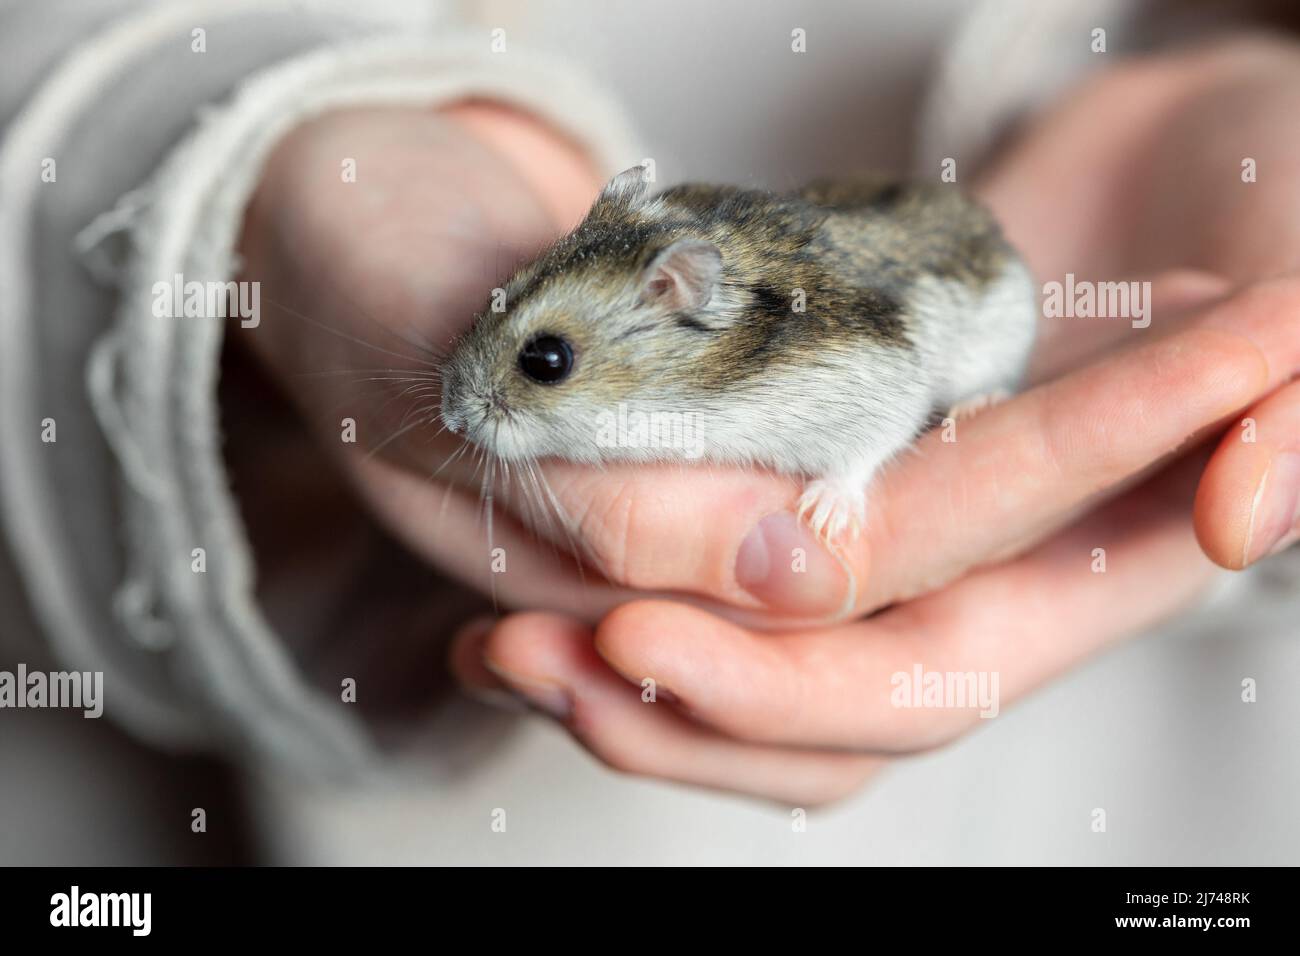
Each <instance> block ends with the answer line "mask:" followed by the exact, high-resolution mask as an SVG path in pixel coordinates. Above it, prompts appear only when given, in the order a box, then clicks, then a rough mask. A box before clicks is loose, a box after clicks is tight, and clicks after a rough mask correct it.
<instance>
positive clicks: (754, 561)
mask: <svg viewBox="0 0 1300 956" xmlns="http://www.w3.org/2000/svg"><path fill="white" fill-rule="evenodd" d="M736 583H737V584H739V585H740V586H741V587H742V588H744V589H745V590H746V591H748V592H749V593H750V594H752V595H753V596H754V597H756V598H757V599H758V600H760V601H762V602H763V604H764V605H765V606H766V607H767V608H768V609H770V610H774V611H779V612H781V613H784V614H789V615H792V616H821V615H827V614H834V613H837V612H839V611H841V610H842V609H843V608H844V604H845V601H846V599H847V595H848V594H849V593H850V576H849V572H848V569H847V568H846V567H845V566H844V564H843V563H842V562H841V561H840V560H839V558H837V557H835V556H834V555H832V554H831V553H830V552H829V551H827V550H826V548H825V547H824V546H823V545H822V543H821V542H820V541H818V540H817V538H816V537H815V536H814V535H813V533H812V532H811V531H809V530H808V528H807V526H806V525H804V524H803V522H801V521H800V520H799V519H798V518H797V517H795V516H794V515H793V514H790V513H788V512H778V513H777V514H772V515H768V516H767V517H766V518H764V519H763V520H762V521H760V522H759V523H758V524H756V525H755V526H754V527H753V529H752V530H751V531H750V532H749V534H748V535H746V536H745V540H744V541H742V542H741V543H740V550H738V551H737V552H736Z"/></svg>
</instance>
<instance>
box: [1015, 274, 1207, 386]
mask: <svg viewBox="0 0 1300 956" xmlns="http://www.w3.org/2000/svg"><path fill="white" fill-rule="evenodd" d="M1231 289H1232V284H1231V283H1230V282H1229V281H1228V280H1227V279H1225V278H1224V277H1223V276H1219V275H1215V274H1213V273H1210V272H1203V271H1200V270H1197V269H1174V270H1170V271H1168V272H1162V273H1161V274H1160V275H1159V276H1157V277H1156V278H1155V279H1154V280H1153V282H1152V298H1153V299H1154V300H1156V301H1158V302H1159V304H1160V313H1159V321H1156V320H1155V319H1153V321H1152V323H1151V325H1150V327H1147V328H1137V327H1134V325H1133V323H1132V322H1112V321H1094V322H1087V321H1084V322H1080V321H1079V320H1078V319H1077V318H1060V317H1056V318H1050V319H1048V318H1043V319H1041V320H1040V321H1039V333H1038V342H1036V343H1035V345H1034V356H1033V360H1032V362H1031V363H1030V369H1029V380H1030V381H1031V382H1033V383H1035V384H1037V383H1039V382H1047V381H1051V380H1052V379H1054V378H1059V377H1060V376H1062V375H1064V374H1066V373H1067V372H1070V371H1071V370H1073V369H1076V368H1080V367H1081V366H1083V365H1086V364H1088V363H1089V362H1092V361H1094V360H1096V359H1097V358H1099V357H1101V356H1102V355H1104V354H1106V353H1108V352H1110V351H1112V350H1114V349H1115V348H1117V347H1119V346H1124V345H1133V344H1135V343H1138V342H1144V341H1146V340H1148V339H1150V338H1153V337H1157V336H1160V335H1165V334H1168V333H1170V332H1174V331H1177V329H1178V328H1179V327H1180V326H1181V325H1182V324H1183V321H1184V320H1185V319H1187V318H1189V317H1190V316H1191V315H1192V314H1193V312H1194V311H1196V310H1199V309H1203V308H1205V307H1206V306H1208V305H1210V304H1211V303H1213V302H1216V301H1218V300H1220V299H1223V298H1225V297H1226V296H1227V295H1228V294H1229V293H1230V291H1231Z"/></svg>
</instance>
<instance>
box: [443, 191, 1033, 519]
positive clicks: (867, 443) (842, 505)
mask: <svg viewBox="0 0 1300 956" xmlns="http://www.w3.org/2000/svg"><path fill="white" fill-rule="evenodd" d="M501 291H502V290H497V294H498V301H497V310H496V311H493V310H492V309H489V310H487V311H485V312H483V313H482V315H481V316H479V317H478V318H477V319H476V321H475V322H474V324H473V326H472V327H471V328H470V329H469V330H468V331H467V332H466V333H465V334H464V335H463V336H462V337H461V339H460V340H459V341H458V342H457V343H456V344H455V346H454V348H453V349H452V352H451V354H450V356H449V357H448V359H447V362H446V364H445V366H444V368H443V372H442V417H443V421H444V424H445V426H446V427H447V428H448V429H449V430H450V431H452V432H456V433H460V434H463V435H464V436H465V437H466V438H468V439H469V440H470V441H472V442H474V443H475V444H477V445H479V446H481V447H483V448H485V449H486V450H487V451H489V452H491V453H494V454H495V455H497V456H499V457H500V458H503V459H506V460H507V461H509V460H516V459H528V460H533V459H537V458H545V457H557V458H561V459H566V460H570V461H577V462H589V463H600V462H607V461H619V460H621V461H629V460H630V461H663V460H680V461H688V460H690V461H693V460H698V459H701V458H702V459H704V460H707V461H712V462H721V463H728V464H736V465H762V466H767V467H770V468H773V469H775V470H776V471H778V472H782V473H787V474H793V475H798V476H802V477H803V478H804V479H805V486H804V491H803V494H802V496H801V498H800V500H799V514H800V516H801V518H802V519H803V520H805V521H806V522H807V523H808V525H809V526H810V527H811V528H812V530H813V531H814V532H815V533H816V534H817V535H819V536H820V537H822V538H823V539H825V540H827V541H832V542H833V541H834V540H836V539H838V538H839V537H840V536H841V535H843V534H845V533H847V534H849V535H856V534H857V533H858V531H859V529H860V527H861V525H862V523H863V520H864V517H865V509H866V491H867V487H868V485H869V484H870V482H871V480H872V478H873V476H874V475H875V474H876V472H877V471H878V470H879V469H880V467H881V466H882V465H884V464H885V463H886V462H888V461H889V460H890V459H891V458H892V457H893V456H895V455H896V454H898V452H899V451H900V450H902V449H903V448H905V447H907V446H908V445H909V443H911V442H912V441H913V440H914V439H915V438H916V437H917V435H918V434H919V433H920V431H921V430H922V429H923V428H924V427H926V425H927V424H928V423H929V422H930V420H931V417H932V416H933V415H934V414H936V413H945V412H948V411H949V410H951V409H953V408H954V407H956V406H966V405H973V406H976V407H977V406H978V405H980V404H983V403H986V402H987V401H988V400H990V397H991V396H999V397H1001V396H1003V395H1005V394H1008V393H1009V392H1010V391H1012V390H1014V389H1015V388H1016V386H1017V385H1018V384H1019V382H1020V380H1021V378H1022V376H1023V374H1024V371H1025V367H1026V364H1027V362H1028V357H1029V352H1030V349H1031V347H1032V345H1033V340H1034V332H1035V327H1036V319H1037V297H1036V294H1035V289H1034V284H1033V279H1032V277H1031V275H1030V273H1029V271H1028V269H1027V268H1026V267H1025V265H1024V264H1023V263H1022V262H1021V260H1020V258H1019V256H1018V255H1017V254H1016V252H1015V251H1014V250H1013V249H1012V248H1011V246H1010V245H1009V244H1008V243H1007V242H1006V240H1005V239H1004V238H1003V237H1002V234H1001V231H1000V229H999V228H998V225H997V223H996V222H995V221H994V220H993V218H992V216H991V215H990V214H988V213H987V212H986V211H985V210H984V209H983V208H982V207H980V206H979V205H977V204H976V203H974V202H972V201H971V200H969V199H967V198H965V197H964V196H963V195H962V194H961V193H959V192H958V191H957V189H956V187H955V186H951V185H946V184H919V183H900V182H891V181H887V180H883V179H873V178H863V179H852V180H839V181H830V180H827V181H819V182H814V183H812V184H810V185H808V186H806V187H805V188H803V189H801V190H799V191H798V192H795V193H793V194H788V195H774V194H771V193H767V192H761V191H756V190H749V189H741V188H737V187H734V186H710V185H696V184H691V185H681V186H675V187H672V188H670V189H668V190H666V191H664V192H663V193H661V194H660V195H658V196H655V197H651V196H649V195H648V185H647V182H646V178H645V171H644V169H643V167H640V166H635V167H633V168H631V169H628V170H625V171H624V172H622V173H620V174H619V175H618V176H616V177H615V178H614V179H613V180H611V181H610V183H609V184H608V185H607V186H606V187H605V188H604V190H603V191H602V192H601V194H600V195H599V197H598V198H597V199H596V201H595V203H594V205H593V206H592V208H591V210H590V212H589V213H588V214H587V216H586V218H585V219H584V220H583V222H582V223H581V224H580V225H579V226H578V227H577V228H576V229H574V231H573V232H571V233H570V234H568V235H567V236H565V237H563V238H562V239H560V240H559V241H558V242H556V243H555V244H554V245H553V246H551V247H550V248H549V249H548V250H546V251H545V252H544V253H543V254H542V255H541V256H540V257H539V258H538V259H536V260H535V261H534V262H532V263H531V264H529V265H527V266H525V267H524V268H523V269H521V270H520V271H519V272H518V273H517V274H516V275H514V276H513V277H512V278H511V279H510V281H509V282H508V283H507V284H506V285H505V287H504V290H503V291H504V302H502V301H501V299H500V293H501ZM614 415H617V416H619V418H618V420H619V421H620V422H626V421H635V422H638V423H642V424H644V423H645V422H647V421H651V422H653V421H661V422H662V421H668V420H670V419H671V418H672V416H679V418H677V419H675V420H676V421H683V422H690V423H692V428H693V434H692V438H693V441H692V442H690V443H688V442H673V441H662V440H660V441H640V440H637V441H631V440H620V438H625V437H626V436H614V437H613V438H612V437H611V436H612V435H614V432H613V431H612V430H611V429H609V428H608V424H609V422H610V420H611V416H614ZM655 416H658V418H657V419H656V418H655ZM665 430H666V429H665ZM639 434H644V433H643V432H642V433H639Z"/></svg>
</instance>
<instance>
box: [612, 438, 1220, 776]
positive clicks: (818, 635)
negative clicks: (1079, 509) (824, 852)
mask: <svg viewBox="0 0 1300 956" xmlns="http://www.w3.org/2000/svg"><path fill="white" fill-rule="evenodd" d="M1199 465H1200V462H1199V461H1194V460H1188V461H1185V462H1180V464H1179V469H1178V470H1177V471H1175V472H1171V473H1169V474H1168V475H1162V476H1161V480H1160V481H1156V482H1152V483H1149V484H1147V485H1144V486H1143V487H1142V488H1140V489H1137V490H1135V491H1133V492H1131V493H1129V494H1128V495H1125V496H1124V497H1123V498H1121V499H1119V500H1117V501H1115V502H1112V503H1111V504H1109V505H1107V506H1106V507H1105V508H1104V509H1102V511H1100V512H1099V513H1098V514H1096V515H1095V516H1093V517H1090V518H1089V520H1088V521H1086V522H1085V523H1083V524H1080V525H1079V526H1077V527H1075V528H1072V529H1070V530H1069V531H1068V532H1065V533H1063V534H1061V535H1059V536H1057V537H1056V538H1054V539H1052V540H1051V541H1050V542H1048V543H1046V544H1044V545H1042V546H1040V547H1039V548H1038V549H1036V550H1035V551H1034V552H1032V553H1031V554H1029V555H1026V556H1024V557H1022V558H1020V559H1018V560H1016V561H1013V562H1010V563H1009V564H1006V565H1004V566H1001V567H997V568H992V569H989V570H986V571H982V572H976V573H974V574H972V575H970V576H969V577H967V578H965V579H963V580H961V581H959V582H957V583H956V584H953V585H951V586H949V587H948V588H946V589H944V590H943V591H940V592H938V593H936V594H933V595H930V596H929V597H926V598H921V599H918V600H916V601H914V602H912V603H911V604H908V605H903V606H900V607H899V608H896V609H894V610H892V611H888V612H885V613H883V614H881V615H879V616H877V617H875V618H872V619H870V620H867V621H863V622H859V623H855V624H850V625H844V626H840V627H836V628H832V629H829V630H824V631H816V632H811V633H807V632H805V633H785V634H781V635H770V634H768V635H762V634H756V633H753V632H751V631H747V630H745V629H744V628H741V627H738V626H737V625H735V624H732V623H729V622H726V621H723V620H721V619H719V618H717V617H713V616H710V615H707V614H705V613H704V612H702V611H698V610H694V609H691V608H687V607H683V606H681V605H676V604H669V603H666V602H638V603H634V604H630V605H627V606H625V607H622V608H620V609H618V610H616V611H615V612H614V613H612V614H611V615H610V616H609V617H608V618H606V619H605V621H603V622H602V624H601V626H600V628H599V630H598V632H597V636H596V648H597V651H598V652H599V653H600V655H601V657H602V658H603V659H604V660H605V661H606V662H607V663H608V664H609V665H610V666H611V667H612V668H613V669H614V670H616V671H617V672H618V673H620V674H622V675H623V676H624V677H625V678H627V679H629V680H632V679H640V678H642V677H650V678H653V679H654V680H655V681H656V682H657V684H658V686H660V687H662V688H666V689H667V690H668V691H669V692H670V693H671V694H672V695H673V696H674V697H676V698H677V699H679V700H680V702H681V706H682V707H683V709H684V710H685V711H687V712H688V713H690V714H691V715H692V716H693V718H694V719H696V720H697V721H699V722H700V723H702V724H703V725H705V726H707V727H709V728H711V729H713V730H717V731H719V732H721V733H724V734H727V735H729V736H732V737H735V738H737V739H740V740H747V741H751V742H761V743H765V744H773V745H785V746H797V747H828V748H851V749H858V750H868V751H873V752H881V753H898V752H911V751H915V750H919V749H924V748H927V747H932V746H935V745H937V744H940V743H943V742H945V741H947V740H950V739H951V738H952V737H953V736H954V735H956V734H957V733H959V732H961V731H962V730H964V729H966V728H967V727H969V726H970V725H971V724H973V723H976V722H978V721H979V719H980V712H981V711H984V712H986V713H987V712H988V711H990V710H991V711H992V713H993V714H996V713H998V712H999V711H1000V709H1001V707H1003V706H1005V705H1007V704H1009V703H1011V702H1012V701H1014V700H1015V699H1017V698H1018V697H1020V696H1021V695H1023V694H1025V693H1027V692H1028V691H1029V690H1030V689H1031V688H1033V687H1035V686H1037V685H1038V684H1039V683H1041V682H1042V681H1044V680H1046V679H1048V678H1049V677H1051V676H1053V675H1055V674H1057V673H1060V672H1061V671H1063V670H1065V669H1066V668H1068V667H1070V666H1072V665H1074V664H1076V663H1077V662H1078V661H1080V660H1081V659H1082V658H1084V657H1086V656H1087V655H1088V654H1090V653H1093V652H1094V651H1096V650H1097V649H1099V648H1101V647H1103V646H1105V645H1106V644H1107V643H1109V642H1111V641H1114V640H1116V639H1118V638H1119V637H1122V636H1124V635H1127V634H1132V633H1135V632H1137V631H1140V630H1142V629H1144V628H1146V627H1149V626H1150V625H1151V624H1153V623H1154V622H1156V621H1158V620H1160V619H1162V618H1163V617H1165V616H1167V615H1169V614H1171V613H1173V612H1174V611H1176V610H1178V609H1180V608H1181V607H1183V606H1184V605H1185V604H1186V603H1187V602H1188V601H1189V600H1191V599H1192V598H1193V597H1194V596H1195V595H1197V594H1198V593H1199V591H1200V589H1201V588H1202V587H1203V586H1204V584H1205V582H1206V581H1207V579H1208V578H1209V577H1210V576H1211V575H1212V573H1213V570H1212V566H1211V565H1210V563H1209V562H1208V561H1207V560H1206V559H1205V557H1204V556H1203V555H1202V554H1201V553H1200V550H1199V548H1198V547H1197V545H1196V541H1195V537H1194V535H1193V533H1192V529H1191V520H1190V501H1191V497H1192V493H1193V488H1194V487H1195V479H1196V475H1197V473H1198V468H1199ZM1099 561H1100V562H1101V563H1100V564H1099ZM1154 569H1158V578H1157V579H1154V580H1153V574H1154V573H1157V572H1156V571H1155V570H1154ZM918 668H919V669H920V670H921V672H922V673H923V674H938V675H941V679H943V680H947V679H948V678H949V675H972V677H971V678H970V680H974V681H976V682H977V683H978V682H979V681H984V685H983V686H984V687H986V688H991V690H992V691H993V692H994V696H993V697H992V699H991V701H989V700H980V699H979V698H978V696H976V697H975V699H974V700H973V701H972V700H967V701H966V702H965V703H967V704H969V705H970V706H962V707H958V706H951V707H944V706H937V707H931V706H921V707H915V706H911V704H912V703H914V701H912V699H911V698H910V697H904V698H903V699H902V701H901V704H902V705H899V704H900V699H899V697H898V696H897V694H898V692H899V688H900V687H902V686H907V683H908V681H910V680H912V678H913V675H915V674H916V673H917V669H918ZM898 675H903V678H901V679H900V678H899V676H898ZM962 680H963V683H964V686H967V687H969V686H970V680H967V679H966V678H964V677H963V678H962Z"/></svg>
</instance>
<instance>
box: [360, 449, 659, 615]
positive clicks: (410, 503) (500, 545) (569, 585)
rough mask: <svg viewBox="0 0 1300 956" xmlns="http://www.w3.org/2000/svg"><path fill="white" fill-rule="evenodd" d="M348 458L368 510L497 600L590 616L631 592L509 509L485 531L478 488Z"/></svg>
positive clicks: (437, 562) (456, 575)
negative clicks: (591, 569) (595, 571)
mask: <svg viewBox="0 0 1300 956" xmlns="http://www.w3.org/2000/svg"><path fill="white" fill-rule="evenodd" d="M348 465H349V467H350V468H352V469H353V471H354V472H355V477H356V481H355V482H354V485H355V487H356V488H357V491H358V493H359V494H360V495H361V496H362V497H363V498H364V499H365V500H366V503H367V505H368V506H369V508H370V510H371V511H372V512H373V513H374V514H375V515H376V516H377V517H378V518H379V519H380V520H381V521H382V522H383V523H384V525H385V526H387V527H388V528H389V529H390V530H391V531H392V532H393V533H394V534H395V535H397V537H398V538H399V539H400V540H401V541H402V542H403V543H404V544H405V545H406V546H407V547H408V548H410V549H411V551H412V552H413V553H415V554H416V555H417V556H419V557H421V558H422V559H424V560H425V561H427V562H429V563H430V564H432V565H433V566H434V567H438V568H441V569H443V570H444V571H445V572H446V573H447V574H449V575H451V576H453V577H454V578H456V580H458V581H460V582H461V583H463V584H465V585H468V586H470V587H473V588H475V589H476V590H478V591H479V592H480V593H482V594H488V595H491V596H492V597H493V598H494V599H495V601H496V602H497V604H498V606H499V607H502V608H505V609H513V608H525V607H526V608H534V609H543V610H563V611H566V612H568V613H572V614H575V615H578V616H579V617H581V618H583V619H585V620H593V621H594V620H597V619H599V618H600V617H601V616H603V615H604V614H605V613H606V612H608V611H609V610H610V609H611V608H613V607H615V606H616V605H618V604H620V603H622V602H624V601H627V600H630V599H631V598H633V597H634V596H635V595H634V594H633V592H631V591H629V590H627V589H625V588H620V587H611V586H610V585H609V584H608V583H607V582H606V581H604V580H603V579H602V578H601V577H600V576H599V575H598V574H593V573H590V572H587V573H585V574H584V573H583V572H582V571H581V570H580V568H579V564H578V563H577V561H575V558H574V553H573V552H571V551H566V550H565V549H564V548H563V547H562V546H558V545H555V544H553V543H552V542H550V541H548V540H545V539H539V538H538V537H537V536H536V535H535V534H533V533H531V532H530V531H529V530H528V529H527V528H525V527H524V526H523V525H522V524H520V523H519V522H518V521H516V520H514V519H513V518H512V517H511V516H510V515H509V514H506V513H502V512H500V511H497V510H494V511H493V521H492V523H491V528H490V530H489V528H488V522H487V516H486V513H485V509H484V507H483V504H482V502H481V501H480V500H479V496H478V494H477V493H470V492H466V491H464V490H462V489H460V488H456V487H450V486H442V485H439V484H437V483H432V482H430V481H428V480H427V479H426V478H424V477H422V476H420V475H419V474H417V473H415V472H411V471H408V470H406V469H404V468H399V467H396V466H394V465H392V464H390V463H388V462H386V461H382V460H379V459H374V460H366V459H360V458H358V459H351V460H349V461H348Z"/></svg>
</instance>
